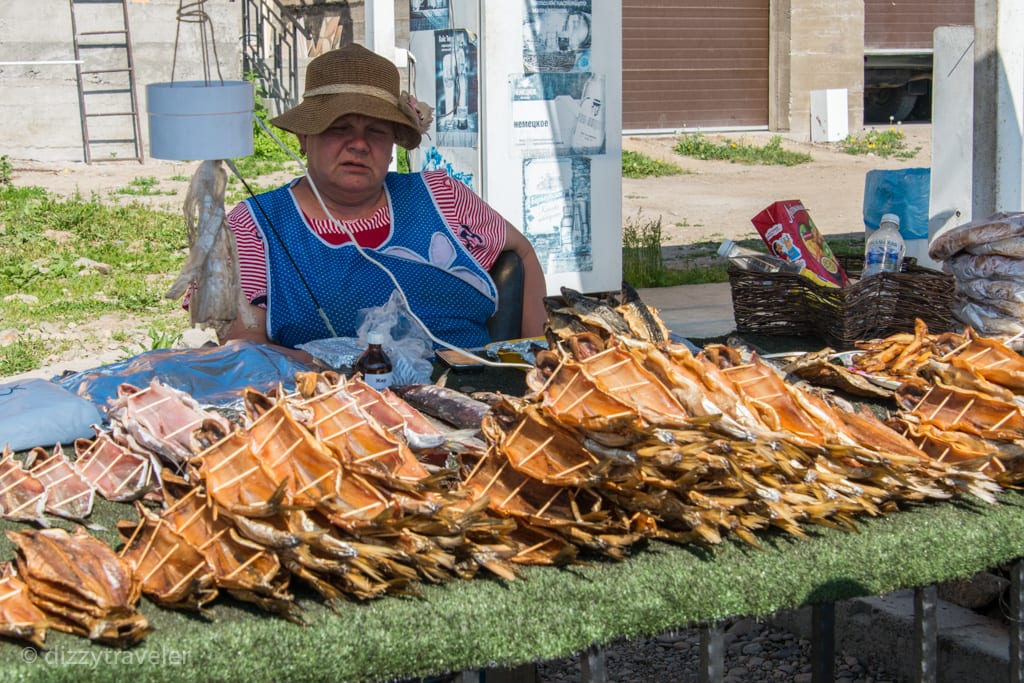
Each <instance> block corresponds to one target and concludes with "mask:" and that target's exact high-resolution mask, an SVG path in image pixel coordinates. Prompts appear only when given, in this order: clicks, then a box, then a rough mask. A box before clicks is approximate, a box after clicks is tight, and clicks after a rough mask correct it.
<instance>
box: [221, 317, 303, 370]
mask: <svg viewBox="0 0 1024 683" xmlns="http://www.w3.org/2000/svg"><path fill="white" fill-rule="evenodd" d="M248 306H249V310H248V314H249V315H248V316H242V315H239V316H237V317H236V318H235V319H234V320H233V321H231V325H230V326H229V327H228V331H227V333H226V334H225V341H226V340H227V339H245V340H248V341H251V342H255V343H257V344H263V345H264V346H269V347H270V348H272V349H276V350H277V351H280V352H281V353H283V354H284V355H286V356H288V357H289V358H291V359H292V360H297V361H298V362H300V363H302V364H304V365H308V366H310V367H311V368H312V367H316V365H317V362H316V359H315V358H313V356H312V355H311V354H310V353H309V352H308V351H303V350H302V349H290V348H288V347H287V346H281V345H280V344H274V343H272V342H271V341H270V338H269V337H268V336H267V311H266V309H263V308H260V307H259V306H253V305H252V304H248ZM245 317H249V318H250V320H251V321H254V322H255V325H253V324H252V323H251V322H250V323H249V324H246V323H245V322H243V318H245Z"/></svg>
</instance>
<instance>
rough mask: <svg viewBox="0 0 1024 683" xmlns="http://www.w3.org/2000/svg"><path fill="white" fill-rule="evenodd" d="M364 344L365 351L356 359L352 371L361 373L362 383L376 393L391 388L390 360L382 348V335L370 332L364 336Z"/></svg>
mask: <svg viewBox="0 0 1024 683" xmlns="http://www.w3.org/2000/svg"><path fill="white" fill-rule="evenodd" d="M366 343H367V347H366V350H365V351H363V353H362V355H360V356H359V358H357V359H356V364H355V366H354V369H355V370H356V371H357V372H360V373H362V375H363V381H364V382H366V383H367V384H369V385H370V386H371V387H373V388H374V389H376V390H377V391H383V390H384V389H387V388H388V387H389V386H391V381H392V377H393V373H392V372H391V359H390V358H388V354H386V353H385V352H384V347H383V346H382V344H383V343H384V335H383V334H381V333H380V332H370V333H369V334H367V335H366Z"/></svg>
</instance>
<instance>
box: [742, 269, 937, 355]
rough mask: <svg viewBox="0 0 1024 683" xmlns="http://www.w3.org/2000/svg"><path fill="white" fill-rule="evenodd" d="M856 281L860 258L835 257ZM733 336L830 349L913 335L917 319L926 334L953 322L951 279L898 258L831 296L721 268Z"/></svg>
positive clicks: (782, 277)
mask: <svg viewBox="0 0 1024 683" xmlns="http://www.w3.org/2000/svg"><path fill="white" fill-rule="evenodd" d="M839 261H840V263H841V264H842V266H843V268H844V269H845V270H846V273H847V274H848V275H849V276H850V277H851V279H852V278H859V277H860V271H861V270H862V268H863V267H864V260H863V258H858V257H842V256H841V257H839ZM729 284H730V285H731V287H732V306H733V314H734V316H735V318H736V331H737V332H739V333H741V334H742V333H747V334H766V335H793V336H809V335H814V336H820V337H822V338H824V340H825V342H826V343H827V344H828V345H829V346H831V347H833V348H835V349H838V350H844V349H850V348H853V343H854V342H855V341H857V340H861V339H874V338H878V337H886V336H888V335H890V334H893V333H896V332H907V331H913V329H914V321H915V319H917V318H920V319H922V320H923V321H924V322H925V323H926V324H927V325H928V331H929V332H933V333H938V332H946V331H948V330H949V329H950V326H951V325H952V322H953V314H952V311H951V309H950V304H951V303H952V301H953V288H954V285H953V278H952V276H950V275H947V274H945V273H942V272H939V271H937V270H933V269H931V268H924V267H922V266H918V265H917V260H916V259H914V258H907V259H904V262H903V268H902V270H901V271H900V272H899V273H883V274H881V275H877V276H875V277H871V278H868V279H866V280H857V281H856V282H852V283H851V284H850V285H848V286H846V287H844V288H842V289H839V288H835V287H824V286H822V285H819V284H817V283H815V282H812V281H811V280H808V279H807V278H805V277H802V276H800V275H793V274H789V273H756V272H752V271H748V270H743V269H741V268H737V267H736V266H730V267H729Z"/></svg>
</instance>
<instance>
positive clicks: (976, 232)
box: [928, 213, 1024, 337]
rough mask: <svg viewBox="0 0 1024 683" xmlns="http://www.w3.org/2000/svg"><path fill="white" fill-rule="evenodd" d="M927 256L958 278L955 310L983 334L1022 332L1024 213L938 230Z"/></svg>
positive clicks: (1009, 214)
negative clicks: (939, 262)
mask: <svg viewBox="0 0 1024 683" xmlns="http://www.w3.org/2000/svg"><path fill="white" fill-rule="evenodd" d="M928 255H929V256H931V258H933V259H934V260H936V261H941V262H942V268H943V270H945V271H946V272H948V273H950V274H951V275H952V276H953V278H954V279H955V281H956V294H955V296H954V301H953V315H954V317H956V318H957V320H959V321H960V322H962V323H963V324H964V325H970V326H971V327H972V328H974V330H975V331H977V332H979V333H980V334H982V335H984V336H990V337H1005V336H1016V335H1020V334H1022V333H1024V213H997V214H994V215H992V216H989V217H988V218H984V219H979V220H975V221H971V222H970V223H965V224H963V225H958V226H953V227H950V228H947V229H945V230H942V231H941V232H939V233H937V234H936V235H935V237H933V238H932V240H931V242H930V244H929V246H928Z"/></svg>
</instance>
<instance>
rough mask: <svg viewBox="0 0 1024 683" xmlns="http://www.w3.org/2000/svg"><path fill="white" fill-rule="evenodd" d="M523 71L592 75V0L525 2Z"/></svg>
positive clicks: (539, 0)
mask: <svg viewBox="0 0 1024 683" xmlns="http://www.w3.org/2000/svg"><path fill="white" fill-rule="evenodd" d="M524 3H525V8H524V12H523V70H524V71H529V72H550V71H590V50H591V19H592V17H591V4H590V3H591V0H524Z"/></svg>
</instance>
